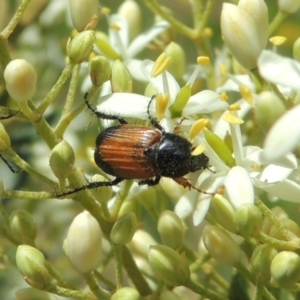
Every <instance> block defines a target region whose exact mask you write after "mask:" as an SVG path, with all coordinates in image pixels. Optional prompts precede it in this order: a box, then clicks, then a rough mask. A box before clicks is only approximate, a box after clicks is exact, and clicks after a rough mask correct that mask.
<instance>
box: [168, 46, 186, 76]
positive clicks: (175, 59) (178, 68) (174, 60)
mask: <svg viewBox="0 0 300 300" xmlns="http://www.w3.org/2000/svg"><path fill="white" fill-rule="evenodd" d="M165 53H166V54H167V56H168V57H170V64H169V67H168V71H169V72H170V73H171V74H172V75H173V76H174V77H175V78H176V79H182V77H183V75H184V73H185V67H186V62H185V52H184V51H183V49H182V48H181V46H180V45H179V44H177V43H175V42H171V43H169V44H168V46H167V47H166V48H165Z"/></svg>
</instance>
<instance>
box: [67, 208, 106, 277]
mask: <svg viewBox="0 0 300 300" xmlns="http://www.w3.org/2000/svg"><path fill="white" fill-rule="evenodd" d="M101 245H102V233H101V229H100V226H99V223H98V222H97V220H96V219H95V218H94V217H93V216H92V215H91V214H90V213H89V212H87V211H84V212H82V213H80V214H79V215H78V216H76V217H75V219H74V220H73V222H72V224H71V226H70V228H69V232H68V236H67V254H68V257H69V259H70V261H71V263H72V265H73V267H74V268H75V269H76V270H77V271H78V272H81V273H89V272H91V271H93V270H94V269H96V268H97V266H98V264H99V262H100V258H101V252H102V251H101Z"/></svg>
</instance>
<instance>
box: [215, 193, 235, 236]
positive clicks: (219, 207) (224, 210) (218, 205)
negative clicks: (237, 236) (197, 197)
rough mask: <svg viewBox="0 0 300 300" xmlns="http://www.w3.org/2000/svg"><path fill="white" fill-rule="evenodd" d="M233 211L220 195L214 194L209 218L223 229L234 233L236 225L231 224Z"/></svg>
mask: <svg viewBox="0 0 300 300" xmlns="http://www.w3.org/2000/svg"><path fill="white" fill-rule="evenodd" d="M234 214H235V212H234V209H233V206H232V205H231V203H230V202H229V201H228V200H227V199H226V198H225V197H223V196H222V195H219V194H216V195H215V196H214V197H213V198H212V201H211V203H210V208H209V216H210V217H212V218H213V220H214V221H215V222H217V223H218V224H220V225H221V226H222V227H224V228H225V229H227V230H229V231H231V232H233V233H236V232H237V230H236V225H235V224H234V222H233V219H234Z"/></svg>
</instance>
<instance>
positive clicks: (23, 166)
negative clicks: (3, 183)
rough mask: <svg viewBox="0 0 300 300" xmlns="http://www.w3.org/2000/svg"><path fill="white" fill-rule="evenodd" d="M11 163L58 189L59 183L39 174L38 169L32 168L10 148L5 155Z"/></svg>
mask: <svg viewBox="0 0 300 300" xmlns="http://www.w3.org/2000/svg"><path fill="white" fill-rule="evenodd" d="M4 154H5V155H6V156H7V157H8V158H9V159H10V160H11V161H13V162H14V163H15V164H16V165H17V166H18V167H20V168H21V169H22V170H24V171H25V172H27V173H28V174H30V175H32V176H34V177H36V178H38V179H39V180H41V181H42V182H45V183H47V184H49V185H50V186H52V187H53V188H55V187H57V183H56V182H54V181H53V180H51V179H50V178H48V177H46V176H44V175H43V174H41V173H39V172H38V171H37V170H36V169H34V168H33V167H31V166H30V165H29V164H28V163H27V162H26V161H25V160H23V159H22V158H21V157H20V156H19V155H18V154H17V153H15V152H14V151H13V149H11V148H9V149H8V150H7V151H6V152H5V153H4Z"/></svg>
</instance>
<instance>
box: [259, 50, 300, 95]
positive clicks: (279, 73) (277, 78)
mask: <svg viewBox="0 0 300 300" xmlns="http://www.w3.org/2000/svg"><path fill="white" fill-rule="evenodd" d="M257 65H258V69H259V73H260V75H261V76H262V77H263V78H264V79H266V80H268V81H270V82H272V83H275V84H281V85H283V86H287V87H290V88H291V89H293V90H295V91H298V92H299V91H300V84H299V82H300V63H298V62H297V61H295V60H294V59H291V58H287V57H284V56H281V55H278V54H276V53H274V52H272V51H270V50H264V51H262V53H261V55H260V56H259V58H258V61H257Z"/></svg>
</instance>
